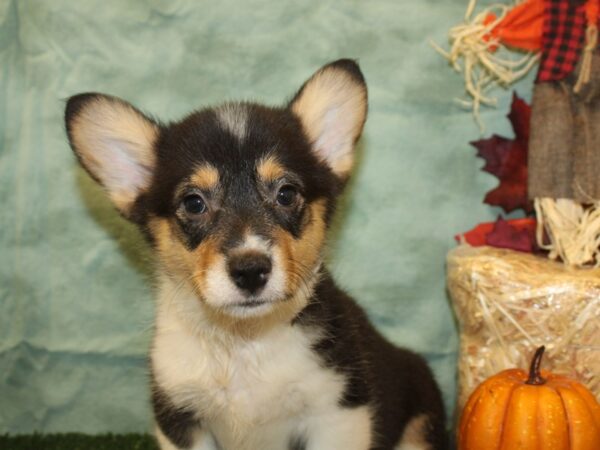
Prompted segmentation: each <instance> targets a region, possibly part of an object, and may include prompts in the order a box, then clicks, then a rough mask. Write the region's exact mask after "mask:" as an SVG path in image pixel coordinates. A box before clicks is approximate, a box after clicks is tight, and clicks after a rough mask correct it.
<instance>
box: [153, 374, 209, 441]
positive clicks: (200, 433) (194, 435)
mask: <svg viewBox="0 0 600 450" xmlns="http://www.w3.org/2000/svg"><path fill="white" fill-rule="evenodd" d="M152 407H153V409H154V416H155V420H156V439H157V440H158V444H159V446H160V449H161V450H218V447H217V445H216V444H215V442H214V440H213V438H212V436H211V434H210V433H209V432H208V431H207V430H204V429H203V427H202V421H201V420H200V419H199V418H198V417H197V416H196V414H195V413H194V412H192V411H189V410H186V409H184V408H180V407H177V406H175V405H174V404H173V403H172V402H171V400H170V399H169V397H168V396H167V395H166V394H165V393H164V392H163V391H162V390H161V389H160V388H159V387H158V386H155V387H154V389H153V392H152Z"/></svg>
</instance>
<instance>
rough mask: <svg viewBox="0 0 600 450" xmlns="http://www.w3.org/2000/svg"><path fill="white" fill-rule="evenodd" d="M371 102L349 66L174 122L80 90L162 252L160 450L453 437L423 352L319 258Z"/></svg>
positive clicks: (358, 448)
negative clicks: (392, 330) (375, 322)
mask: <svg viewBox="0 0 600 450" xmlns="http://www.w3.org/2000/svg"><path fill="white" fill-rule="evenodd" d="M366 113H367V88H366V85H365V80H364V78H363V75H362V73H361V71H360V69H359V67H358V65H357V64H356V63H355V62H354V61H351V60H339V61H335V62H332V63H330V64H328V65H326V66H324V67H323V68H321V69H320V70H319V71H317V72H316V73H315V74H314V75H313V76H312V77H311V78H310V79H309V80H308V81H306V83H304V85H303V86H302V87H301V88H300V90H299V91H298V93H297V94H296V95H295V96H294V97H293V99H292V100H291V101H290V102H289V103H288V104H287V105H285V106H283V107H275V108H274V107H266V106H262V105H259V104H255V103H226V104H223V105H221V106H217V107H215V108H207V109H202V110H199V111H197V112H194V113H192V114H191V115H189V116H188V117H186V118H184V119H183V120H181V121H179V122H175V123H170V124H162V123H159V122H157V121H155V120H153V119H151V118H149V117H148V116H146V115H144V114H143V113H141V112H140V111H139V110H137V109H135V108H134V107H133V106H131V105H130V104H128V103H126V102H125V101H123V100H120V99H117V98H114V97H109V96H106V95H101V94H80V95H77V96H74V97H72V98H70V99H69V101H68V104H67V107H66V117H65V119H66V127H67V132H68V137H69V141H70V144H71V147H72V149H73V151H74V152H75V155H76V156H77V158H78V160H79V162H80V163H81V165H82V166H83V167H84V168H85V169H86V170H87V171H88V172H89V174H90V175H91V176H92V177H93V178H94V179H95V180H96V181H97V182H98V183H100V184H101V185H102V186H103V187H104V189H105V190H106V192H107V194H108V196H109V197H110V199H111V201H112V202H113V204H114V205H115V206H116V208H117V209H118V210H119V211H120V213H121V214H122V215H123V216H125V217H126V218H128V219H129V220H131V221H133V222H134V223H136V224H138V225H139V227H140V228H141V230H142V231H143V233H144V234H145V235H146V236H147V238H148V240H149V242H150V243H151V245H152V246H153V248H154V249H155V251H156V254H157V259H158V263H159V270H158V272H159V273H158V281H159V283H158V302H157V309H156V327H155V333H154V340H153V345H152V349H151V358H150V359H151V378H152V404H153V408H154V414H155V420H156V429H157V439H158V441H159V444H160V447H161V449H163V450H173V449H181V450H183V449H194V450H208V449H221V450H368V449H370V450H376V449H377V450H392V449H403V450H408V449H411V450H417V449H418V450H426V449H427V450H431V449H435V450H438V449H444V448H446V445H447V440H446V431H445V418H444V410H443V407H442V401H441V397H440V392H439V389H438V387H437V386H436V383H435V381H434V379H433V377H432V375H431V372H430V371H429V369H428V367H427V365H426V364H425V362H424V361H423V360H422V359H421V358H420V357H419V356H417V355H415V354H413V353H411V352H409V351H407V350H403V349H399V348H397V347H395V346H393V345H392V344H390V343H389V342H387V341H386V340H385V339H384V338H383V337H382V336H381V335H380V334H379V333H378V332H377V331H376V330H375V329H374V327H373V326H372V325H371V324H370V323H369V321H368V320H367V317H366V315H365V313H364V311H363V310H362V309H361V308H360V307H359V306H358V305H357V304H356V303H355V302H354V301H353V300H352V299H351V298H350V297H349V296H348V295H346V294H345V293H344V292H343V291H341V290H340V289H339V288H337V287H336V285H335V284H334V282H333V280H332V279H331V276H330V275H329V273H328V272H327V270H326V269H325V268H324V267H323V264H322V259H323V245H324V242H325V234H326V230H327V227H328V225H329V224H330V222H331V218H332V214H333V211H334V208H335V203H336V199H337V198H338V196H339V194H340V193H341V191H342V188H343V186H344V184H345V182H346V181H347V179H348V176H349V174H350V171H351V168H352V162H353V156H354V145H355V143H356V141H357V139H358V138H359V136H360V134H361V132H362V129H363V124H364V122H365V118H366Z"/></svg>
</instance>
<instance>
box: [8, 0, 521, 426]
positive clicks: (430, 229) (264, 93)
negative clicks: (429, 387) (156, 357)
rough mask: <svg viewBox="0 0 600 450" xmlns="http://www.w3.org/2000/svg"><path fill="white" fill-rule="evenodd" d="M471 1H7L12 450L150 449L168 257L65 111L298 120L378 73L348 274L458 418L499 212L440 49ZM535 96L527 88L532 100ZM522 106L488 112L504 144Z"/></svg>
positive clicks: (333, 256) (336, 268) (351, 221)
mask: <svg viewBox="0 0 600 450" xmlns="http://www.w3.org/2000/svg"><path fill="white" fill-rule="evenodd" d="M464 6H465V2H464V0H452V1H446V2H439V3H436V4H435V7H432V3H425V2H422V1H420V0H406V1H402V2H399V1H397V0H373V1H369V2H362V1H346V2H328V1H313V2H298V1H288V0H285V1H272V0H269V1H267V0H244V1H242V0H239V1H232V0H224V1H220V2H197V1H195V0H79V1H77V2H72V1H67V0H52V1H42V0H3V1H0V205H1V206H2V207H1V210H0V433H3V432H11V433H19V432H21V433H24V432H31V431H34V430H38V431H42V432H50V431H82V432H88V433H96V432H104V431H112V432H125V431H148V430H150V428H151V414H150V407H149V402H148V397H149V393H148V387H147V365H146V353H147V349H148V341H149V337H150V334H151V330H152V315H153V308H154V306H153V298H152V296H153V293H152V288H151V286H152V283H151V281H150V280H151V278H152V271H153V263H152V260H151V252H150V250H149V249H148V247H147V245H146V244H145V242H144V241H143V239H142V238H141V237H140V235H139V233H138V231H137V230H136V229H135V227H134V226H133V225H131V224H129V223H127V222H126V221H125V220H124V219H122V218H121V217H119V215H118V213H117V212H116V211H115V210H114V208H113V207H112V206H111V204H110V203H109V201H108V200H107V198H106V196H105V195H104V193H103V192H102V189H100V188H98V187H97V186H96V185H95V184H94V183H93V181H91V180H90V178H89V177H88V176H87V174H85V173H84V172H83V170H82V169H80V168H79V167H78V165H77V163H76V161H75V158H74V157H73V155H72V152H71V150H70V149H69V147H68V144H67V140H66V136H65V132H64V124H63V109H64V99H66V98H68V97H69V96H71V95H74V94H76V93H79V92H86V91H99V92H104V93H108V94H112V95H117V96H120V97H123V98H125V99H126V100H128V101H130V102H132V103H134V104H135V105H137V106H138V107H139V108H141V109H142V110H143V111H146V112H148V113H149V114H153V115H155V116H156V117H158V118H160V119H162V120H165V121H167V120H175V119H178V118H180V117H182V116H183V115H184V114H186V113H187V112H189V111H191V110H192V109H194V108H199V107H202V106H206V105H211V104H214V103H217V102H221V101H223V100H225V99H250V100H259V101H262V102H265V103H268V104H281V103H283V101H284V100H285V99H289V98H290V97H291V96H292V95H293V94H294V92H295V90H296V89H298V88H299V87H300V85H301V84H302V83H303V82H304V80H306V79H307V78H308V77H309V76H310V75H311V74H312V73H313V72H314V71H315V70H316V69H317V68H318V67H320V66H321V65H322V64H325V63H326V62H328V61H331V60H334V59H337V58H341V57H350V58H358V60H359V62H360V64H361V67H362V69H363V70H364V73H365V77H366V79H367V83H368V85H369V102H370V106H369V117H368V119H367V123H366V128H365V133H364V136H363V138H362V140H361V141H360V143H359V157H358V159H357V168H356V171H355V176H354V179H353V181H352V182H351V183H350V185H349V190H348V192H347V195H346V196H345V199H344V202H343V205H342V208H341V209H340V211H339V214H338V216H337V218H336V227H335V230H334V232H333V233H332V235H331V244H330V247H331V251H330V257H329V259H330V261H331V263H330V265H329V266H330V268H331V269H332V271H333V273H334V275H335V276H336V279H337V280H338V281H339V284H340V285H341V286H342V287H344V288H346V289H347V290H348V291H349V292H350V293H351V294H352V295H354V296H355V297H356V298H357V299H358V301H359V302H360V303H361V304H362V305H364V306H365V307H366V308H367V310H368V312H369V314H370V316H371V317H372V319H373V320H374V322H375V323H376V324H377V326H378V327H379V328H380V329H381V330H382V331H383V332H384V333H385V334H386V335H387V336H388V337H390V339H392V340H393V341H394V342H396V343H398V344H402V345H405V346H408V347H410V348H413V349H415V350H416V351H419V352H421V353H423V354H424V355H425V356H426V358H427V359H428V361H429V362H430V364H431V365H432V367H433V369H434V371H435V374H436V377H437V379H438V380H439V382H440V385H441V387H442V389H443V392H444V396H445V400H446V404H447V406H448V410H449V411H451V410H452V409H453V405H454V400H455V392H454V391H455V373H456V351H457V348H458V341H457V336H456V331H455V326H454V321H453V318H452V313H451V310H450V307H449V304H448V301H447V299H446V294H445V286H444V260H445V255H446V252H447V251H448V249H450V248H452V247H453V246H454V242H453V239H452V236H453V235H454V234H455V233H456V232H457V231H459V230H464V229H468V228H470V227H472V226H473V224H475V223H477V222H480V221H491V220H493V219H494V217H495V214H496V212H495V211H493V210H491V209H490V208H488V207H487V206H485V205H483V204H482V203H481V198H482V196H483V194H484V193H485V192H486V191H487V190H489V189H490V188H491V187H492V186H493V185H494V184H495V183H496V181H495V180H493V179H492V177H491V176H488V175H486V174H483V173H481V172H479V164H478V162H477V160H476V158H475V157H474V155H473V153H472V152H471V151H470V147H469V145H468V141H470V140H472V139H474V138H476V137H477V135H478V130H477V128H476V126H475V125H474V124H473V122H472V119H471V117H470V115H469V114H468V112H465V111H464V110H462V109H460V108H458V107H456V105H455V103H454V102H453V101H452V98H453V97H454V96H457V95H460V92H461V91H462V86H461V84H460V80H458V79H455V77H453V75H452V73H451V71H450V70H448V68H447V65H446V63H445V62H444V61H442V60H441V58H439V56H438V55H437V54H436V53H435V52H434V51H433V50H432V49H431V48H430V46H429V44H428V39H429V38H433V39H435V40H437V41H438V42H441V41H442V40H443V39H444V38H445V35H446V32H447V29H448V28H449V27H450V26H452V24H453V23H454V22H455V21H456V20H457V18H459V17H462V15H463V11H464ZM529 89H530V82H524V83H523V85H522V87H520V88H519V92H520V94H521V95H524V96H526V95H527V94H528V92H529ZM509 102H510V96H509V95H507V96H506V98H504V99H502V100H501V102H500V105H499V107H498V109H497V110H490V111H487V112H485V121H486V123H487V124H489V127H490V130H498V132H500V133H501V132H502V131H503V129H504V128H505V127H507V126H508V125H507V121H506V118H505V117H504V116H505V113H506V111H507V110H508V103H509Z"/></svg>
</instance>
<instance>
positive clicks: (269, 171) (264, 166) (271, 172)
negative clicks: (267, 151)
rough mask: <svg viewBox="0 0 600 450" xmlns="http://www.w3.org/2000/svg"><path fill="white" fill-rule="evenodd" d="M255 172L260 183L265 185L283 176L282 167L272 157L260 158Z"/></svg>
mask: <svg viewBox="0 0 600 450" xmlns="http://www.w3.org/2000/svg"><path fill="white" fill-rule="evenodd" d="M256 170H257V172H258V175H259V176H260V178H261V179H262V181H264V182H265V183H268V182H270V181H275V180H278V179H279V178H281V177H283V176H284V175H285V170H284V168H283V166H282V165H281V164H279V162H277V159H276V158H275V157H273V156H267V157H265V158H262V159H261V160H260V161H259V162H258V164H257V166H256Z"/></svg>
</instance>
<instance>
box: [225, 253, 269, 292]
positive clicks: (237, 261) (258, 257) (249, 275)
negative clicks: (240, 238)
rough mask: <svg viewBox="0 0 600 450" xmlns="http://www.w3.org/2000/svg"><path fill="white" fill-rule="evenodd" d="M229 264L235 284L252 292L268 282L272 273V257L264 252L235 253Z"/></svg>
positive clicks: (230, 273)
mask: <svg viewBox="0 0 600 450" xmlns="http://www.w3.org/2000/svg"><path fill="white" fill-rule="evenodd" d="M227 265H228V269H229V275H230V276H231V279H232V280H233V282H234V283H235V285H236V286H237V287H239V288H240V289H243V290H245V291H247V292H249V293H250V294H254V293H255V292H257V291H258V290H259V289H260V288H262V287H263V286H264V285H265V284H267V281H268V280H269V274H270V273H271V259H270V258H269V257H268V256H266V255H264V254H262V253H255V252H252V253H242V254H239V255H233V256H231V257H230V258H229V261H228V263H227Z"/></svg>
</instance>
